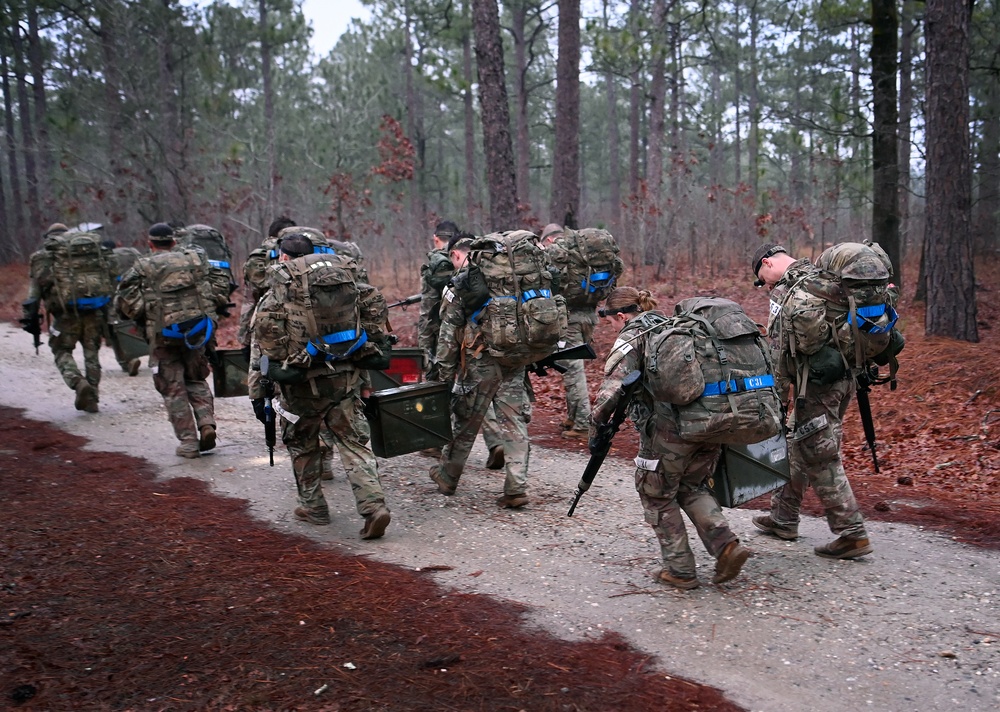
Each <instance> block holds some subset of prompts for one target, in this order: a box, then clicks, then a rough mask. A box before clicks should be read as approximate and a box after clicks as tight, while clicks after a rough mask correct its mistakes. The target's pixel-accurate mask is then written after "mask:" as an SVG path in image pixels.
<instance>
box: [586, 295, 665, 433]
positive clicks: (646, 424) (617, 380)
mask: <svg viewBox="0 0 1000 712" xmlns="http://www.w3.org/2000/svg"><path fill="white" fill-rule="evenodd" d="M645 313H646V314H655V315H659V316H661V317H663V318H664V319H665V318H666V315H665V314H663V313H662V312H660V311H650V312H645ZM649 333H650V331H649V327H648V326H647V325H646V324H644V323H642V320H641V319H639V318H638V317H634V318H632V319H630V320H629V322H628V323H627V324H626V325H625V326H624V327H623V328H622V330H621V332H620V333H619V334H618V338H617V339H616V340H615V343H614V345H613V346H612V347H611V353H610V354H609V355H608V360H607V362H606V363H605V364H604V382H603V383H601V387H600V390H599V391H598V392H597V397H596V398H595V400H594V405H593V408H592V409H591V412H590V421H591V423H592V424H594V425H598V424H604V423H607V422H609V421H610V420H611V416H612V415H613V414H614V412H615V408H616V407H617V406H618V399H619V398H620V396H621V392H620V389H621V385H622V380H624V378H625V376H627V375H628V374H629V373H631V372H632V371H635V370H639V371H641V370H642V368H643V363H644V362H645V357H646V342H647V341H648V338H649ZM654 416H655V417H656V420H657V423H656V424H657V425H659V424H660V423H659V421H660V420H667V421H670V422H673V421H674V416H673V412H672V411H671V409H670V405H669V404H666V403H665V404H657V403H655V402H654V401H653V397H652V396H651V395H650V394H649V391H647V390H646V389H645V388H639V389H637V390H636V391H635V395H634V396H633V398H632V404H631V405H630V406H629V417H630V418H632V422H633V423H635V427H636V428H637V429H638V431H639V435H640V438H641V440H642V443H643V444H644V445H646V444H647V443H646V440H647V439H648V436H649V435H650V434H651V431H650V424H651V422H652V421H653V418H654ZM675 429H676V426H675Z"/></svg>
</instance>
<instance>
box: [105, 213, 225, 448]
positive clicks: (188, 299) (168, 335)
mask: <svg viewBox="0 0 1000 712" xmlns="http://www.w3.org/2000/svg"><path fill="white" fill-rule="evenodd" d="M175 247H176V241H175V237H174V229H173V228H172V227H170V226H169V225H167V224H166V223H156V224H155V225H153V226H152V227H150V228H149V249H150V255H149V256H148V257H141V258H140V259H139V260H138V261H137V262H136V263H135V265H133V266H132V268H131V269H130V270H128V272H126V273H125V275H124V276H123V277H122V281H121V282H120V283H119V285H118V292H117V294H116V295H115V309H116V310H117V311H118V314H119V315H121V316H122V317H123V318H125V319H132V320H134V321H135V322H136V323H137V324H139V325H140V326H143V327H144V328H145V330H146V340H147V341H148V342H149V346H150V353H149V368H150V370H151V371H152V372H153V385H154V386H155V387H156V390H157V392H158V393H159V394H160V395H161V396H163V402H164V404H165V405H166V408H167V417H168V418H169V419H170V424H171V425H172V426H173V428H174V434H175V435H176V436H177V439H178V440H179V441H180V445H178V446H177V449H176V451H175V452H176V454H177V455H178V456H179V457H185V458H196V457H200V455H201V453H202V452H205V451H207V450H211V449H213V448H214V447H215V442H216V427H215V425H216V424H215V402H214V400H213V398H212V391H211V390H210V389H209V387H208V383H207V382H206V379H207V378H208V375H209V373H211V370H210V369H209V365H208V357H207V355H206V353H205V346H206V344H207V343H208V342H209V341H210V339H211V337H212V334H213V332H214V331H215V321H216V318H217V316H218V314H219V313H220V312H225V309H226V305H227V304H228V302H229V275H228V273H227V272H226V271H224V270H221V269H216V268H214V267H212V266H211V265H210V264H209V262H208V258H207V257H206V256H205V253H204V252H203V251H201V250H198V249H194V248H176V249H175ZM192 411H193V412H194V414H193V416H192Z"/></svg>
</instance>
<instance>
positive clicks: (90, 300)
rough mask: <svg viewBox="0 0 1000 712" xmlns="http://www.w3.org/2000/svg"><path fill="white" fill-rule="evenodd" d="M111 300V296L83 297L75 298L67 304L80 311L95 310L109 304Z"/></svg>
mask: <svg viewBox="0 0 1000 712" xmlns="http://www.w3.org/2000/svg"><path fill="white" fill-rule="evenodd" d="M110 301H111V297H82V298H81V299H74V300H73V301H71V302H70V303H69V304H68V305H67V306H71V307H73V308H75V309H77V310H78V311H93V310H95V309H101V308H103V307H105V306H107V304H108V302H110Z"/></svg>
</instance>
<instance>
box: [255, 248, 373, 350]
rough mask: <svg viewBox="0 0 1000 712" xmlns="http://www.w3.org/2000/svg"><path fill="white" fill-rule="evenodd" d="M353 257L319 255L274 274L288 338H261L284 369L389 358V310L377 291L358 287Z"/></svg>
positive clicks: (282, 265) (292, 262)
mask: <svg viewBox="0 0 1000 712" xmlns="http://www.w3.org/2000/svg"><path fill="white" fill-rule="evenodd" d="M355 269H356V263H355V262H354V260H353V259H351V258H349V257H342V256H340V255H334V254H324V253H314V254H311V255H306V256H304V257H299V258H297V259H293V260H289V261H287V262H279V263H278V264H277V265H276V266H275V267H273V268H272V270H271V271H270V273H269V282H270V288H271V290H272V296H273V298H274V299H275V300H276V301H277V303H279V304H281V305H282V308H283V310H284V323H283V324H282V325H281V329H280V331H281V332H282V333H277V332H275V333H273V334H272V333H270V332H269V331H267V332H266V333H258V343H259V344H260V348H261V351H262V353H266V354H267V355H268V356H270V357H271V358H273V359H278V360H280V361H282V362H283V365H284V366H297V367H300V368H310V367H312V366H316V365H321V364H323V363H325V362H330V361H345V360H350V361H352V362H355V363H358V362H366V363H365V365H366V366H368V365H369V364H370V363H371V362H372V361H377V360H378V359H379V358H380V357H382V356H387V355H388V335H389V326H388V319H387V317H388V309H387V308H386V302H385V298H384V297H383V296H382V294H381V292H380V291H379V290H378V289H376V288H375V287H373V286H371V285H369V284H365V283H359V282H356V281H355Z"/></svg>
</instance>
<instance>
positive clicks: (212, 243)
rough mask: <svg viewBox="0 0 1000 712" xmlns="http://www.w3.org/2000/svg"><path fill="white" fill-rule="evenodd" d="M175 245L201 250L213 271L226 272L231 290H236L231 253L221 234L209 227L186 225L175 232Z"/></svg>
mask: <svg viewBox="0 0 1000 712" xmlns="http://www.w3.org/2000/svg"><path fill="white" fill-rule="evenodd" d="M177 244H178V246H180V247H197V248H198V249H200V250H203V251H204V252H205V255H206V256H207V257H208V263H209V264H210V265H212V267H214V268H215V269H221V270H223V271H224V272H226V273H227V274H228V275H229V282H230V284H231V285H232V286H233V289H235V288H236V277H235V273H234V271H233V252H232V250H230V249H229V243H227V242H226V238H225V237H223V236H222V233H221V232H219V231H218V230H216V229H215V228H214V227H212V226H210V225H201V224H197V225H188V226H187V227H183V228H181V229H179V230H178V231H177Z"/></svg>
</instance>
